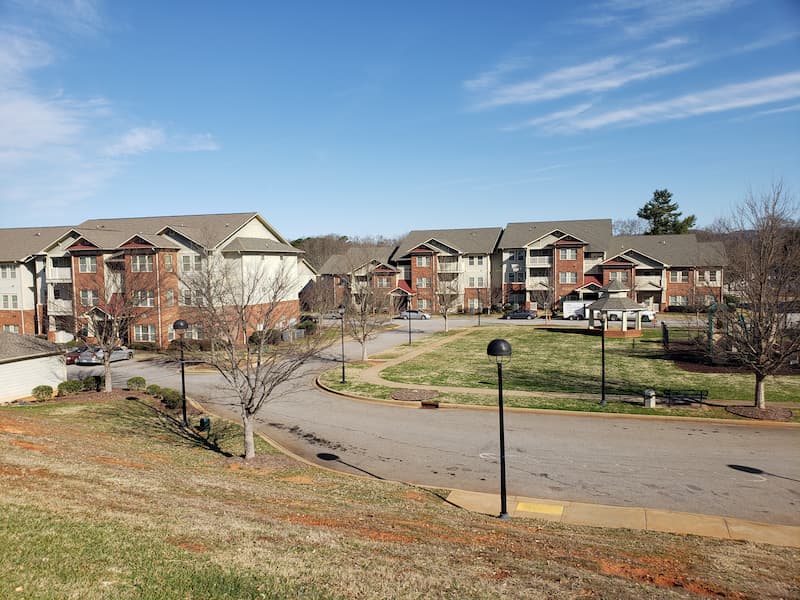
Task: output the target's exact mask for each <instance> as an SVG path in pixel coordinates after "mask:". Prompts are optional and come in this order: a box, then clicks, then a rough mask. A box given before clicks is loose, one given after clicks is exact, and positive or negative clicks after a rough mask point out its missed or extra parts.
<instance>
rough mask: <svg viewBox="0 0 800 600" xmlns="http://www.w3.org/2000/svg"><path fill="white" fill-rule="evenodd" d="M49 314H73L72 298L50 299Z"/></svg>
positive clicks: (48, 302)
mask: <svg viewBox="0 0 800 600" xmlns="http://www.w3.org/2000/svg"><path fill="white" fill-rule="evenodd" d="M47 314H48V315H51V316H57V315H71V314H72V300H48V301H47Z"/></svg>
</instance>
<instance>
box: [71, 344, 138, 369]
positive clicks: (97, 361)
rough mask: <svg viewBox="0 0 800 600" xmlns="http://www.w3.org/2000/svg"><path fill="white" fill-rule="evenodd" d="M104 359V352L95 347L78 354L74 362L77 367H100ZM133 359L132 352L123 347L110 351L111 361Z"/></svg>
mask: <svg viewBox="0 0 800 600" xmlns="http://www.w3.org/2000/svg"><path fill="white" fill-rule="evenodd" d="M104 358H105V351H104V350H103V349H102V348H98V347H97V346H90V347H88V348H87V349H86V350H84V351H83V352H81V353H80V355H79V356H78V360H76V361H75V362H76V363H77V364H79V365H102V364H103V359H104ZM131 358H133V350H131V349H129V348H126V347H125V346H116V347H114V348H113V349H112V350H111V361H110V362H114V361H117V360H130V359H131Z"/></svg>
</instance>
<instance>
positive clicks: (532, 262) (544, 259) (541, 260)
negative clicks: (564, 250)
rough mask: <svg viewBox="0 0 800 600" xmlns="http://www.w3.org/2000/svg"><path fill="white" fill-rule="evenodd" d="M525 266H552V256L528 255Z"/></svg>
mask: <svg viewBox="0 0 800 600" xmlns="http://www.w3.org/2000/svg"><path fill="white" fill-rule="evenodd" d="M526 266H528V267H532V268H536V267H552V266H553V257H552V256H529V257H528V262H527V263H526Z"/></svg>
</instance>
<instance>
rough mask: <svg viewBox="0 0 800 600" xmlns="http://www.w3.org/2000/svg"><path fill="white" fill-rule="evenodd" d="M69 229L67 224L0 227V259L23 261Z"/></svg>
mask: <svg viewBox="0 0 800 600" xmlns="http://www.w3.org/2000/svg"><path fill="white" fill-rule="evenodd" d="M69 230H70V228H69V227H66V226H64V227H18V228H15V229H0V261H4V262H10V261H18V260H19V261H21V260H25V259H26V258H28V257H29V256H31V255H33V254H39V253H40V252H42V251H43V250H44V249H45V248H46V247H47V246H49V245H50V244H52V243H53V242H55V241H56V240H57V239H58V238H60V237H61V236H62V235H64V234H65V233H67V232H68V231H69Z"/></svg>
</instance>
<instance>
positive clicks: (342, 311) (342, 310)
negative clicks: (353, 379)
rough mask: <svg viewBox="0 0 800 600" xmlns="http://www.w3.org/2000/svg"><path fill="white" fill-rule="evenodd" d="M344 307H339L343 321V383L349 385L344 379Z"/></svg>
mask: <svg viewBox="0 0 800 600" xmlns="http://www.w3.org/2000/svg"><path fill="white" fill-rule="evenodd" d="M344 313H345V309H344V306H340V307H339V318H340V319H341V320H342V383H347V382H346V380H345V377H344Z"/></svg>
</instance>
